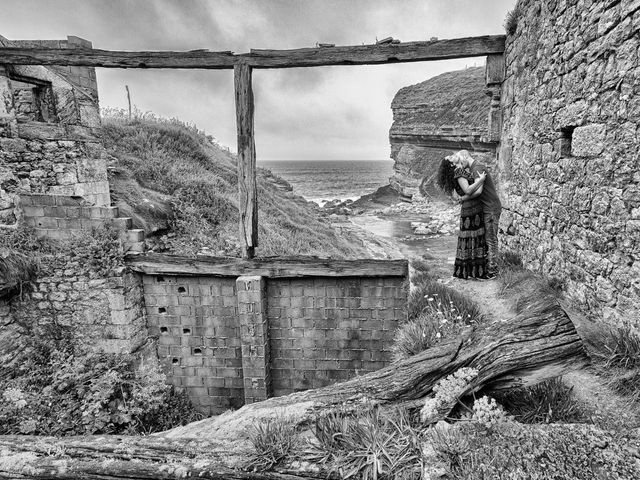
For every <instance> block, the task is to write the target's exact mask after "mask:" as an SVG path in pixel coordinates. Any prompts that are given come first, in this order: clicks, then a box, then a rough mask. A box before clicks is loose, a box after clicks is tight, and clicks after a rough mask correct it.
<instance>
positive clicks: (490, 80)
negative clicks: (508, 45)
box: [485, 54, 505, 142]
mask: <svg viewBox="0 0 640 480" xmlns="http://www.w3.org/2000/svg"><path fill="white" fill-rule="evenodd" d="M504 68H505V67H504V55H502V54H495V55H488V56H487V66H486V68H485V81H486V86H487V95H489V96H490V97H491V106H490V107H489V140H490V141H493V142H499V141H500V135H501V133H502V110H501V108H500V98H501V96H502V82H503V81H504Z"/></svg>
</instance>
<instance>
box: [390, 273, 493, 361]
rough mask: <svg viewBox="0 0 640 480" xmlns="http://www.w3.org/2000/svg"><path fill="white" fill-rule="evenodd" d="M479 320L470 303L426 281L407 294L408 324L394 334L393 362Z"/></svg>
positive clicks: (480, 317) (480, 318) (459, 295)
mask: <svg viewBox="0 0 640 480" xmlns="http://www.w3.org/2000/svg"><path fill="white" fill-rule="evenodd" d="M481 320H482V314H481V313H480V309H479V307H478V305H477V304H476V303H475V302H474V301H473V300H471V299H469V298H468V297H466V296H465V295H463V294H461V293H459V292H458V291H456V290H454V289H452V288H449V287H447V286H446V285H442V284H441V283H439V282H437V281H436V280H433V279H431V278H430V277H428V278H426V279H424V280H422V281H421V283H420V284H419V285H418V286H417V287H416V288H415V289H414V290H412V291H411V292H410V293H409V302H408V321H407V322H406V323H404V324H403V325H401V326H400V327H399V328H398V330H397V331H396V334H395V339H394V343H393V346H392V352H393V358H394V360H395V361H398V360H402V359H404V358H408V357H410V356H412V355H415V354H417V353H420V352H422V351H424V350H426V349H428V348H430V347H432V346H433V345H436V344H437V343H439V342H440V341H442V340H443V339H447V338H452V337H455V336H457V335H459V334H460V333H461V332H462V331H463V330H464V329H465V328H468V327H470V326H472V325H475V324H477V323H478V322H480V321H481Z"/></svg>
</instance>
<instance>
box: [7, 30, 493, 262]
mask: <svg viewBox="0 0 640 480" xmlns="http://www.w3.org/2000/svg"><path fill="white" fill-rule="evenodd" d="M504 44H505V36H504V35H486V36H480V37H466V38H456V39H450V40H433V41H428V42H405V43H385V44H374V45H355V46H330V47H326V46H320V47H315V48H300V49H294V50H251V51H250V52H249V53H242V54H234V53H233V52H230V51H220V52H211V51H208V50H193V51H188V52H173V51H138V52H129V51H111V50H98V49H83V48H74V49H55V48H0V65H68V66H85V67H105V68H187V69H212V70H221V69H233V70H234V87H235V104H236V127H237V142H238V192H239V201H240V238H241V239H242V242H243V248H242V252H243V257H245V258H252V257H253V256H254V253H255V248H256V247H257V246H258V202H257V189H256V149H255V141H254V101H253V87H252V69H254V68H297V67H318V66H330V65H377V64H386V63H406V62H421V61H429V60H446V59H454V58H465V57H478V56H488V63H489V59H491V60H493V59H495V58H497V57H501V56H502V54H503V52H504ZM491 64H492V65H494V64H495V62H494V61H492V62H491ZM503 68H504V67H503ZM501 73H502V72H498V74H497V76H498V77H501V75H500V74H501ZM491 74H492V76H496V73H495V72H494V71H493V69H492V72H491Z"/></svg>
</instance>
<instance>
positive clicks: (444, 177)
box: [436, 157, 456, 195]
mask: <svg viewBox="0 0 640 480" xmlns="http://www.w3.org/2000/svg"><path fill="white" fill-rule="evenodd" d="M455 171H456V166H455V165H454V164H453V163H451V162H450V161H449V160H448V157H445V158H443V159H442V161H441V162H440V167H439V168H438V176H437V177H436V185H438V187H439V188H440V189H441V190H442V191H443V192H444V193H446V194H447V195H451V194H452V193H453V191H454V190H455V188H456V179H455V176H454V174H455Z"/></svg>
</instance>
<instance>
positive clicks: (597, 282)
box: [499, 0, 640, 327]
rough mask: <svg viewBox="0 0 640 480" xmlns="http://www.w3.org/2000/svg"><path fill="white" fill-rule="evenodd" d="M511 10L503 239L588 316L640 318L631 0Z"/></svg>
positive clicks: (638, 99)
mask: <svg viewBox="0 0 640 480" xmlns="http://www.w3.org/2000/svg"><path fill="white" fill-rule="evenodd" d="M517 12H518V13H517V29H516V31H515V33H514V34H512V35H508V36H507V42H506V52H505V64H506V74H505V81H504V84H503V88H502V103H501V106H502V113H503V129H502V137H501V145H500V150H499V167H500V176H501V181H502V182H501V184H502V190H503V193H504V197H503V198H504V200H505V201H504V204H505V207H506V208H505V212H504V215H503V218H502V223H503V229H505V230H506V227H508V226H512V227H514V229H515V235H514V236H506V237H505V241H506V243H507V246H508V247H511V248H513V249H515V250H517V251H519V252H522V253H523V255H524V261H525V264H526V265H527V266H528V267H529V268H531V269H533V270H536V271H539V272H542V273H544V274H546V275H549V276H554V277H558V278H560V279H562V280H564V281H566V287H567V291H568V293H569V294H570V295H571V296H572V297H573V298H574V299H575V300H577V301H578V302H579V303H580V304H581V305H582V306H583V308H584V309H586V310H587V311H589V312H591V313H592V314H593V315H594V316H597V317H601V318H603V319H604V320H605V321H607V322H610V323H618V322H621V321H623V320H626V321H630V322H631V323H634V324H635V325H636V326H637V327H640V316H639V315H640V314H639V312H640V173H639V172H638V167H639V165H640V162H639V157H638V152H639V151H640V131H639V130H638V124H639V120H640V96H638V89H637V85H638V82H639V81H640V57H639V54H638V51H639V48H640V38H639V37H638V34H637V33H638V30H639V29H640V2H639V1H638V0H623V1H592V0H563V1H556V0H554V1H550V2H537V1H533V0H520V1H519V2H518V4H517ZM511 231H513V230H511Z"/></svg>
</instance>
